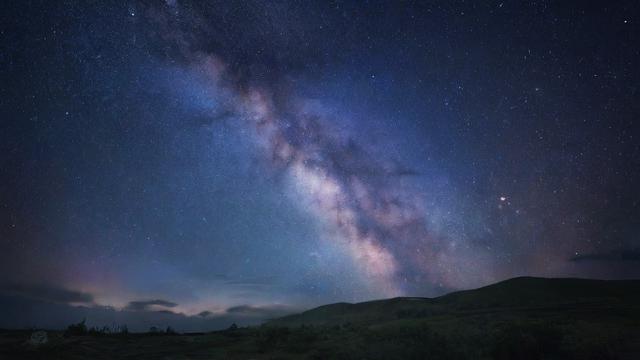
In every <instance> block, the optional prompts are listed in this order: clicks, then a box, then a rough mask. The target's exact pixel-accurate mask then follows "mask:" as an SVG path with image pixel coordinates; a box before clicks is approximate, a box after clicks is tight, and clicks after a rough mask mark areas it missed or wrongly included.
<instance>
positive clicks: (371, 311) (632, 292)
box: [269, 277, 640, 326]
mask: <svg viewBox="0 0 640 360" xmlns="http://www.w3.org/2000/svg"><path fill="white" fill-rule="evenodd" d="M638 303H640V280H620V281H611V280H589V279H544V278H533V277H519V278H513V279H510V280H506V281H502V282H499V283H496V284H493V285H489V286H485V287H482V288H479V289H474V290H465V291H458V292H454V293H450V294H447V295H444V296H441V297H437V298H415V297H411V298H394V299H388V300H376V301H368V302H363V303H358V304H349V303H338V304H331V305H325V306H321V307H318V308H315V309H312V310H309V311H305V312H303V313H301V314H296V315H290V316H286V317H283V318H280V319H276V320H273V321H271V322H270V323H269V324H270V325H273V326H299V325H303V324H305V325H335V324H343V323H346V322H351V323H354V324H371V323H380V322H384V321H392V320H394V319H397V318H407V317H413V318H415V317H428V316H435V315H442V314H451V313H464V312H469V311H471V312H474V311H476V312H477V311H481V310H484V311H487V310H491V309H493V310H497V309H502V310H505V311H506V310H507V309H510V310H517V309H518V308H523V310H526V309H528V310H536V309H539V310H543V309H545V308H549V309H551V310H553V309H560V308H563V307H565V308H569V309H583V308H584V309H587V308H592V307H603V308H605V309H606V308H610V307H626V306H633V305H634V304H638Z"/></svg>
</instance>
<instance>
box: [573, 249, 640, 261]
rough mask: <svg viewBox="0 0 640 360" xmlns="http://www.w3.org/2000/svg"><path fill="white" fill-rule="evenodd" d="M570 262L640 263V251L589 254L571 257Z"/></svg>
mask: <svg viewBox="0 0 640 360" xmlns="http://www.w3.org/2000/svg"><path fill="white" fill-rule="evenodd" d="M569 260H570V261H573V262H585V261H640V250H638V249H617V250H612V251H608V252H601V253H597V252H596V253H589V254H584V255H582V254H581V255H576V256H573V257H572V258H571V259H569Z"/></svg>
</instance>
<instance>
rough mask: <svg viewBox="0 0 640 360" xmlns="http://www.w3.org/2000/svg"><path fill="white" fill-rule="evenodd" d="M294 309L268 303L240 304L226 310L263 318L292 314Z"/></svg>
mask: <svg viewBox="0 0 640 360" xmlns="http://www.w3.org/2000/svg"><path fill="white" fill-rule="evenodd" d="M292 312H293V309H292V308H291V307H289V306H286V305H266V306H252V305H239V306H233V307H230V308H228V309H227V310H226V313H227V314H232V315H238V316H243V317H258V318H263V319H273V318H276V317H280V316H284V315H287V314H291V313H292Z"/></svg>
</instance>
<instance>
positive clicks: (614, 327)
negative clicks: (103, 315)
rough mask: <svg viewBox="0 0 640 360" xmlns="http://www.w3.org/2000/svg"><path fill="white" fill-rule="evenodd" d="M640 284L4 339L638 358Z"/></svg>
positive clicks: (416, 355)
mask: <svg viewBox="0 0 640 360" xmlns="http://www.w3.org/2000/svg"><path fill="white" fill-rule="evenodd" d="M639 294H640V282H639V281H596V280H579V279H537V278H517V279H512V280H508V281H505V282H502V283H498V284H494V285H491V286H488V287H485V288H481V289H476V290H470V291H463V292H457V293H453V294H449V295H445V296H443V297H439V298H434V299H427V298H396V299H389V300H380V301H370V302H365V303H359V304H346V303H340V304H333V305H327V306H322V307H320V308H316V309H313V310H310V311H307V312H304V313H301V314H298V315H292V316H287V317H284V318H281V319H276V320H274V321H271V322H269V323H267V324H265V325H263V326H259V327H251V328H238V329H234V330H226V331H217V332H212V333H207V334H197V335H195V334H194V335H189V334H181V335H170V334H102V335H100V336H96V335H94V336H90V335H69V334H67V336H65V334H64V333H63V332H49V338H50V341H49V343H48V344H46V345H42V346H40V347H32V346H27V345H25V342H26V340H27V339H28V338H29V336H30V332H27V331H3V332H0V358H3V359H4V358H8V359H12V358H15V359H86V358H92V359H116V358H117V359H345V360H346V359H638V358H640V301H639V300H640V297H639Z"/></svg>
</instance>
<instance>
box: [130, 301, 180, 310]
mask: <svg viewBox="0 0 640 360" xmlns="http://www.w3.org/2000/svg"><path fill="white" fill-rule="evenodd" d="M176 306H178V304H176V303H174V302H171V301H166V300H160V299H157V300H145V301H131V302H129V304H127V306H126V307H125V310H129V311H150V310H155V309H156V308H157V307H161V308H174V307H176ZM165 310H166V309H165Z"/></svg>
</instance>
